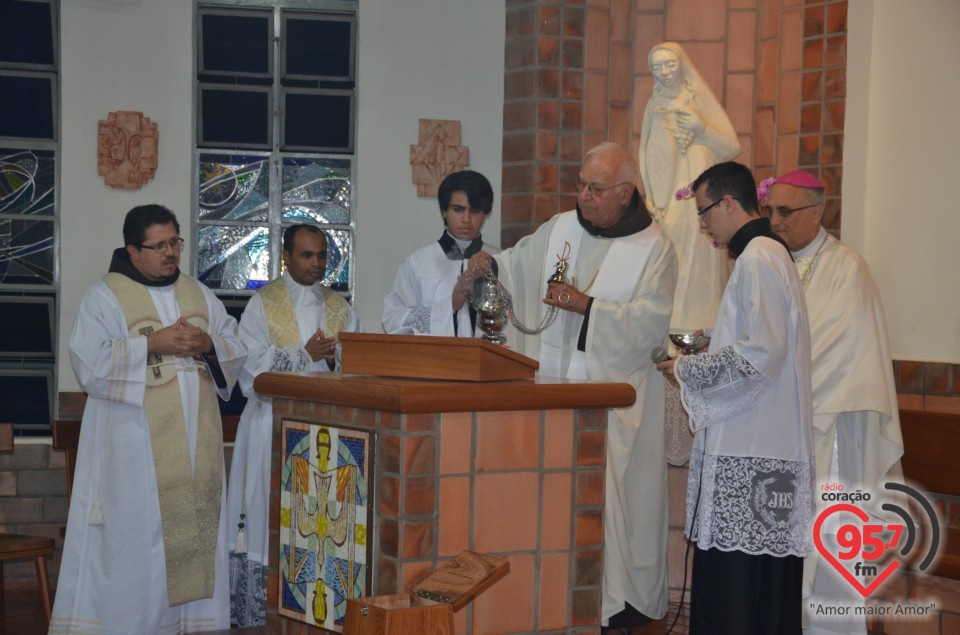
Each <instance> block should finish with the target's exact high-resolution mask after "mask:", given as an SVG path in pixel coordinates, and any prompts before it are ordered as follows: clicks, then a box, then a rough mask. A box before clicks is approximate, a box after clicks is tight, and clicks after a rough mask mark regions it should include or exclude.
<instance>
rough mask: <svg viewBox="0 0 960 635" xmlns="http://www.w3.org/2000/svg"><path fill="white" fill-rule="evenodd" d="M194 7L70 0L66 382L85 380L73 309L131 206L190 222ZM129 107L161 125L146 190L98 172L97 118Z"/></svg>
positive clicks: (63, 226) (64, 112) (64, 85)
mask: <svg viewBox="0 0 960 635" xmlns="http://www.w3.org/2000/svg"><path fill="white" fill-rule="evenodd" d="M98 7H99V8H98ZM192 12H193V4H192V2H191V1H190V0H165V1H164V2H142V3H139V4H137V5H135V6H133V7H130V8H121V9H105V8H103V7H102V6H101V5H97V4H93V3H90V4H89V6H88V5H86V4H80V3H77V2H62V3H60V43H61V52H60V64H61V74H60V86H61V125H62V142H61V149H62V155H61V162H60V166H61V172H60V218H61V220H60V245H61V247H60V333H59V347H58V348H59V353H58V357H57V359H58V364H59V373H58V383H59V386H58V389H59V390H61V391H64V390H77V382H76V378H75V377H74V375H73V370H72V368H71V366H70V359H69V355H68V352H67V347H68V344H69V341H70V329H71V327H72V325H73V317H74V314H75V312H76V308H77V305H78V304H79V303H80V298H81V297H82V295H83V292H84V291H85V290H86V289H87V287H89V286H90V285H91V284H92V283H93V282H94V281H96V280H97V278H99V277H101V276H102V275H103V274H104V273H106V271H107V266H108V265H109V264H110V254H111V253H112V252H113V250H114V249H115V248H116V247H121V246H123V235H122V232H121V229H122V227H123V217H124V215H125V214H126V212H127V210H129V209H130V208H131V207H134V206H136V205H141V204H144V203H160V204H162V205H166V206H167V207H169V208H170V209H172V210H173V211H174V212H175V213H176V214H177V218H178V220H179V221H180V223H181V229H182V233H183V234H184V235H187V234H188V232H189V228H190V184H191V172H192V170H191V157H192V143H193V133H192V129H193V128H192V126H193V123H192V119H193V115H192V112H193V94H192V91H193V80H192V73H193V62H192V58H191V55H192V51H193V26H192V24H193V18H192ZM120 110H131V111H140V112H143V114H144V116H146V117H149V118H150V120H151V121H153V122H154V123H156V124H157V127H158V131H159V135H160V139H159V150H158V152H159V165H158V166H157V174H156V177H155V178H154V179H153V180H152V181H150V182H149V183H147V184H146V185H145V186H144V187H143V188H141V189H140V190H115V189H113V188H111V187H108V186H107V185H105V184H104V182H103V178H102V177H100V176H98V175H97V122H98V121H99V120H102V119H106V118H107V115H108V114H109V113H111V112H115V111H120ZM191 242H192V241H188V248H187V249H186V250H185V251H184V253H183V259H184V261H185V262H189V259H190V254H191V253H192V250H191V248H192V245H190V243H191Z"/></svg>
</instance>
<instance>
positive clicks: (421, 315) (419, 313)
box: [403, 306, 430, 333]
mask: <svg viewBox="0 0 960 635" xmlns="http://www.w3.org/2000/svg"><path fill="white" fill-rule="evenodd" d="M403 325H404V326H407V327H410V328H412V329H414V331H415V332H416V333H429V332H430V307H426V306H418V307H414V308H412V309H410V312H409V313H408V314H407V319H405V320H404V321H403Z"/></svg>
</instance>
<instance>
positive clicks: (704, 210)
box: [697, 198, 723, 216]
mask: <svg viewBox="0 0 960 635" xmlns="http://www.w3.org/2000/svg"><path fill="white" fill-rule="evenodd" d="M722 202H723V199H722V198H718V199H717V200H715V201H714V202H712V203H710V204H709V205H707V206H706V207H704V208H703V209H700V208H699V207H698V208H697V216H703V215H704V214H706V213H707V212H709V211H710V210H712V209H713V208H714V207H716V206H717V205H719V204H720V203H722Z"/></svg>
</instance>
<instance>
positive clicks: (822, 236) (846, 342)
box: [764, 170, 903, 635]
mask: <svg viewBox="0 0 960 635" xmlns="http://www.w3.org/2000/svg"><path fill="white" fill-rule="evenodd" d="M824 202H825V189H824V187H823V183H821V182H820V180H819V179H818V178H817V177H816V176H814V175H813V174H810V173H809V172H804V171H802V170H795V171H793V172H789V173H787V174H784V175H783V176H781V177H780V178H778V179H776V180H775V181H774V182H773V184H772V185H771V186H770V187H769V190H768V191H767V199H766V205H765V206H764V212H765V214H766V215H767V216H768V217H769V218H770V226H771V228H772V229H773V231H774V233H776V234H777V235H779V236H780V237H781V238H783V240H784V241H785V242H786V243H787V247H789V248H790V251H791V252H792V253H793V257H794V260H795V261H796V264H797V269H798V271H799V273H800V280H801V282H802V284H803V289H804V294H805V296H806V300H807V311H808V313H809V316H810V344H811V348H812V355H813V424H814V443H815V446H816V457H817V473H816V481H815V488H816V491H817V496H816V500H817V506H818V511H820V510H822V509H823V508H824V507H826V506H827V505H828V504H829V503H827V502H824V501H823V499H822V496H820V492H822V491H824V490H823V489H822V488H823V487H824V486H827V485H829V486H831V487H837V486H838V485H839V486H842V487H843V488H844V491H846V492H848V493H853V492H856V491H857V490H861V491H863V492H870V493H871V496H872V499H873V500H877V501H880V500H883V499H885V498H887V499H888V498H889V492H887V491H886V490H885V489H884V487H883V485H884V483H886V482H888V481H893V482H902V481H903V474H902V472H901V469H900V457H901V456H902V455H903V437H902V435H901V433H900V416H899V414H898V411H897V393H896V387H895V385H894V380H893V363H892V361H891V359H890V347H889V344H888V341H887V325H886V320H885V319H884V313H883V304H882V302H881V300H880V291H879V289H877V285H876V283H875V282H874V280H873V276H872V275H871V274H870V268H869V267H868V266H867V263H866V262H865V261H864V260H863V258H862V257H861V256H860V254H858V253H857V252H855V251H854V250H853V249H851V248H850V247H848V246H847V245H845V244H844V243H842V242H840V241H839V240H837V239H836V238H834V237H833V236H831V235H830V234H828V233H827V231H826V230H825V229H824V228H823V227H822V226H821V225H820V219H821V218H822V217H823V211H824ZM830 491H836V490H830ZM872 507H873V508H879V502H878V504H877V505H874V506H872ZM871 511H872V510H871ZM825 526H826V525H825ZM819 564H820V557H819V555H818V554H817V553H816V552H813V553H811V554H810V555H809V556H807V559H806V561H805V563H804V593H803V595H804V598H805V599H804V602H803V605H804V606H807V605H808V604H809V602H808V600H807V598H809V596H811V595H812V596H815V597H816V600H817V601H818V602H820V603H824V604H830V603H831V601H833V602H834V603H836V602H837V601H839V602H842V603H844V604H849V603H853V602H857V603H862V601H863V597H862V596H861V595H860V594H859V593H858V592H856V591H855V590H854V589H853V588H852V587H851V586H850V585H849V583H847V582H846V581H845V580H843V579H842V578H840V576H839V575H838V574H837V573H836V572H835V571H834V570H833V568H832V567H830V566H818V565H819ZM853 613H854V612H853V611H851V612H850V613H849V614H848V615H846V616H843V617H840V618H837V617H833V618H825V617H824V616H822V615H821V616H817V615H815V614H812V613H808V615H807V618H808V620H809V622H808V623H809V626H810V630H809V632H810V633H817V634H819V635H826V634H828V633H844V634H847V633H851V634H853V633H866V632H867V630H866V619H865V618H864V617H863V615H860V616H857V615H854V614H853Z"/></svg>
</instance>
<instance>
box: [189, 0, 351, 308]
mask: <svg viewBox="0 0 960 635" xmlns="http://www.w3.org/2000/svg"><path fill="white" fill-rule="evenodd" d="M264 11H271V12H272V18H271V22H270V23H271V25H272V27H273V47H272V48H271V50H270V63H271V73H272V82H271V83H270V85H269V86H267V85H266V84H264V86H263V87H264V88H267V89H269V90H270V91H271V94H272V96H273V97H272V102H271V105H272V106H273V108H272V110H271V122H270V125H269V126H268V127H269V128H270V143H269V148H265V147H263V146H260V145H251V144H229V145H227V144H218V145H211V144H208V143H204V144H202V145H201V143H200V140H201V139H202V136H201V134H200V133H201V132H202V126H203V121H202V110H201V108H202V104H201V89H203V88H215V87H217V86H222V87H224V88H227V87H229V89H230V90H240V89H250V88H259V87H255V86H252V85H249V84H243V85H240V84H220V83H217V82H201V81H200V75H201V69H200V64H201V62H200V58H201V49H200V47H201V46H202V35H203V34H202V24H201V19H202V18H201V16H202V15H204V14H205V13H214V14H217V15H223V14H227V15H244V14H249V15H253V14H254V13H255V12H261V14H262V12H264ZM291 18H292V19H305V18H306V19H314V18H315V19H327V20H330V19H333V20H338V21H339V20H342V21H346V22H349V24H350V49H351V50H350V56H349V69H350V72H349V78H347V79H345V78H343V77H321V76H309V77H308V79H309V81H310V82H313V83H315V84H318V85H317V86H315V87H314V86H308V87H304V86H302V85H300V83H299V82H300V81H301V80H302V79H303V77H304V76H300V75H290V76H284V73H285V72H286V65H287V63H286V62H287V60H286V50H285V47H284V46H283V44H284V39H283V38H284V35H285V33H286V30H285V29H286V24H287V21H288V20H289V19H291ZM194 21H195V39H194V46H195V47H196V50H195V51H194V53H195V54H194V101H195V107H194V112H195V116H196V127H197V134H196V135H195V137H194V148H193V150H194V151H193V161H192V163H193V171H192V174H193V178H192V182H191V183H192V185H191V196H192V205H191V212H192V213H191V232H192V235H193V237H194V241H195V243H194V244H195V245H196V249H194V250H193V251H194V253H193V257H192V260H191V263H190V265H191V269H192V271H193V272H194V273H199V270H200V248H199V247H200V243H199V236H200V230H201V229H203V228H204V227H209V226H241V227H265V228H266V229H267V231H268V233H269V236H270V239H269V250H270V256H269V257H270V262H269V273H268V280H272V279H275V278H277V277H278V276H280V274H281V273H282V238H283V236H282V234H283V231H284V230H285V229H286V228H287V227H289V226H290V225H291V224H293V223H291V222H289V221H284V220H283V218H282V216H283V210H284V207H285V205H284V202H283V167H284V160H285V159H312V160H325V159H334V160H338V161H347V162H348V163H349V174H350V176H349V178H350V198H349V202H348V205H349V215H350V216H349V222H348V223H318V226H319V227H320V228H321V229H329V230H331V231H334V230H338V231H346V232H347V233H348V235H349V247H350V254H349V271H348V276H347V287H348V288H347V290H346V291H340V293H341V294H343V295H344V296H345V297H347V298H350V297H352V296H354V295H355V294H356V257H355V254H356V239H357V236H356V213H357V207H356V170H357V157H356V148H355V140H356V129H357V122H356V114H357V103H356V102H357V98H356V56H357V2H356V0H277V1H274V2H263V1H258V0H214V1H209V2H201V1H199V0H197V1H195V3H194ZM203 73H206V74H214V73H216V72H213V71H203ZM234 74H237V73H234ZM226 75H230V73H226ZM248 75H250V74H248ZM254 75H255V74H254ZM284 79H290V80H292V81H293V82H294V83H293V85H284V83H283V80H284ZM288 94H332V95H337V96H340V95H345V96H349V98H350V111H349V116H350V123H351V125H350V130H349V141H348V146H347V147H345V148H340V147H336V148H330V147H317V148H313V149H309V150H308V149H306V148H305V147H303V146H289V147H288V146H285V141H286V139H285V135H284V125H285V123H286V119H285V113H284V112H283V105H284V100H285V99H286V96H287V95H288ZM211 154H213V155H216V154H223V155H240V156H251V157H252V156H265V157H268V162H269V170H270V173H269V191H268V201H269V202H268V215H267V216H268V217H267V219H266V220H265V221H246V220H239V221H231V220H202V219H201V218H200V216H201V214H200V211H201V208H200V179H199V178H198V175H199V167H200V164H201V161H200V159H201V156H204V155H211ZM328 273H329V271H328ZM212 290H213V291H214V293H216V295H217V296H218V297H221V298H223V299H229V300H232V301H237V300H239V299H240V298H247V299H248V298H249V297H250V296H252V295H253V294H254V293H256V289H223V288H213V289H212Z"/></svg>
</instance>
